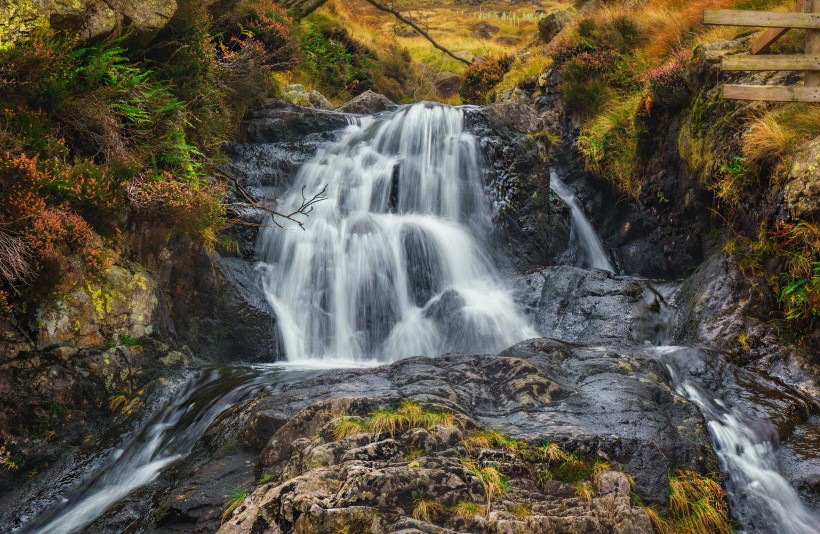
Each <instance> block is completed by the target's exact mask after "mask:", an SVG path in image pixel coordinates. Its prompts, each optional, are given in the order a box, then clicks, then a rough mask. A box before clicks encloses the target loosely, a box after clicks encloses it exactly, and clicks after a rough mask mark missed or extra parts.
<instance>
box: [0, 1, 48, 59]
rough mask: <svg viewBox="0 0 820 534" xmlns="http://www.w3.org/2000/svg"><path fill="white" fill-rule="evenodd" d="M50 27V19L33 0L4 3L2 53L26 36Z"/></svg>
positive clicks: (0, 11) (0, 29)
mask: <svg viewBox="0 0 820 534" xmlns="http://www.w3.org/2000/svg"><path fill="white" fill-rule="evenodd" d="M47 25H48V19H47V18H46V17H45V16H44V15H43V13H41V12H40V11H38V9H37V8H36V7H35V6H34V2H32V1H31V0H15V1H13V2H4V3H3V5H1V6H0V51H2V50H7V49H9V48H11V47H12V46H13V45H14V43H16V42H17V41H19V40H20V39H21V38H22V37H23V36H24V35H26V34H28V33H31V32H32V31H34V30H36V29H38V28H42V27H45V26H47Z"/></svg>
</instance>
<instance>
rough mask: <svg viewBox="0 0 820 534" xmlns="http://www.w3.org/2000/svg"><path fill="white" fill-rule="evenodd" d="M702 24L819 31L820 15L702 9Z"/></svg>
mask: <svg viewBox="0 0 820 534" xmlns="http://www.w3.org/2000/svg"><path fill="white" fill-rule="evenodd" d="M703 23H704V24H714V25H720V26H752V27H760V28H798V29H803V30H817V29H820V15H817V14H815V13H796V12H794V11H792V12H791V13H775V12H774V11H748V10H744V9H704V10H703Z"/></svg>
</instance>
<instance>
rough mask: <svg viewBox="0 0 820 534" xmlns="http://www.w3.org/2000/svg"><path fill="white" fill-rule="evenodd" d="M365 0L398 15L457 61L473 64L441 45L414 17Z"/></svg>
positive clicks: (373, 0) (386, 11)
mask: <svg viewBox="0 0 820 534" xmlns="http://www.w3.org/2000/svg"><path fill="white" fill-rule="evenodd" d="M365 1H366V2H367V3H368V4H370V5H371V6H373V7H375V8H376V9H378V10H379V11H384V12H385V13H390V14H391V15H393V16H394V17H396V18H397V19H399V20H400V21H402V22H403V23H405V24H407V25H408V26H410V27H411V28H413V29H414V30H416V31H417V32H419V33H420V34H421V35H422V36H423V37H424V38H425V39H427V40H428V41H430V44H432V45H433V46H434V47H436V48H437V49H439V50H441V51H442V52H444V53H445V54H447V55H448V56H450V57H451V58H453V59H455V60H457V61H461V62H462V63H466V64H467V65H472V62H471V61H470V60H469V59H466V58H463V57H460V56H457V55H455V54H454V53H452V52H450V50H448V49H447V48H445V47H443V46H441V45H440V44H438V42H437V41H436V40H435V39H433V37H432V36H431V35H430V34H429V33H428V32H427V31H426V30H424V28H422V27H421V26H420V25H418V24H417V23H416V22H415V21H414V20H413V19H411V18H409V17H406V16H404V15H403V14H402V13H401V12H400V11H397V10H396V9H393V8H392V7H390V6H387V5H384V4H382V3H380V2H376V0H365Z"/></svg>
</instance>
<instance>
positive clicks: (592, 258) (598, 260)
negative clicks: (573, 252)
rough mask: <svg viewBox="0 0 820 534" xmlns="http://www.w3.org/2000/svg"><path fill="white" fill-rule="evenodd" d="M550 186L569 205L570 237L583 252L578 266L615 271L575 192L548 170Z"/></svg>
mask: <svg viewBox="0 0 820 534" xmlns="http://www.w3.org/2000/svg"><path fill="white" fill-rule="evenodd" d="M550 188H552V190H553V191H554V192H555V194H556V195H558V196H559V197H560V198H561V200H563V201H564V203H565V204H566V205H567V206H569V209H570V215H571V217H572V227H571V229H570V239H571V240H573V241H575V242H577V244H578V248H580V250H581V251H582V252H583V257H582V258H578V260H579V261H578V265H577V266H578V267H588V268H590V269H601V270H604V271H609V272H611V273H614V272H615V267H613V266H612V262H610V261H609V256H608V255H607V253H606V250H604V245H603V244H602V243H601V238H600V237H598V233H597V232H596V231H595V228H594V227H593V226H592V223H591V222H589V219H587V216H586V215H585V214H584V211H583V210H582V209H581V205H580V204H579V203H578V199H577V198H576V197H575V193H574V192H572V190H570V188H569V187H568V186H567V184H565V183H564V182H563V181H562V180H561V178H560V177H559V176H558V173H557V172H556V171H555V170H554V169H551V170H550Z"/></svg>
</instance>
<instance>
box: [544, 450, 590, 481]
mask: <svg viewBox="0 0 820 534" xmlns="http://www.w3.org/2000/svg"><path fill="white" fill-rule="evenodd" d="M594 470H595V462H587V461H585V460H584V459H582V458H580V457H579V456H577V455H572V456H569V457H568V458H567V459H566V460H565V461H564V462H563V463H561V465H559V466H558V467H557V468H555V469H553V470H552V474H553V476H554V477H555V480H560V481H561V482H567V483H569V484H575V483H578V482H583V481H585V480H587V479H589V478H590V477H591V476H592V473H593V471H594Z"/></svg>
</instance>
